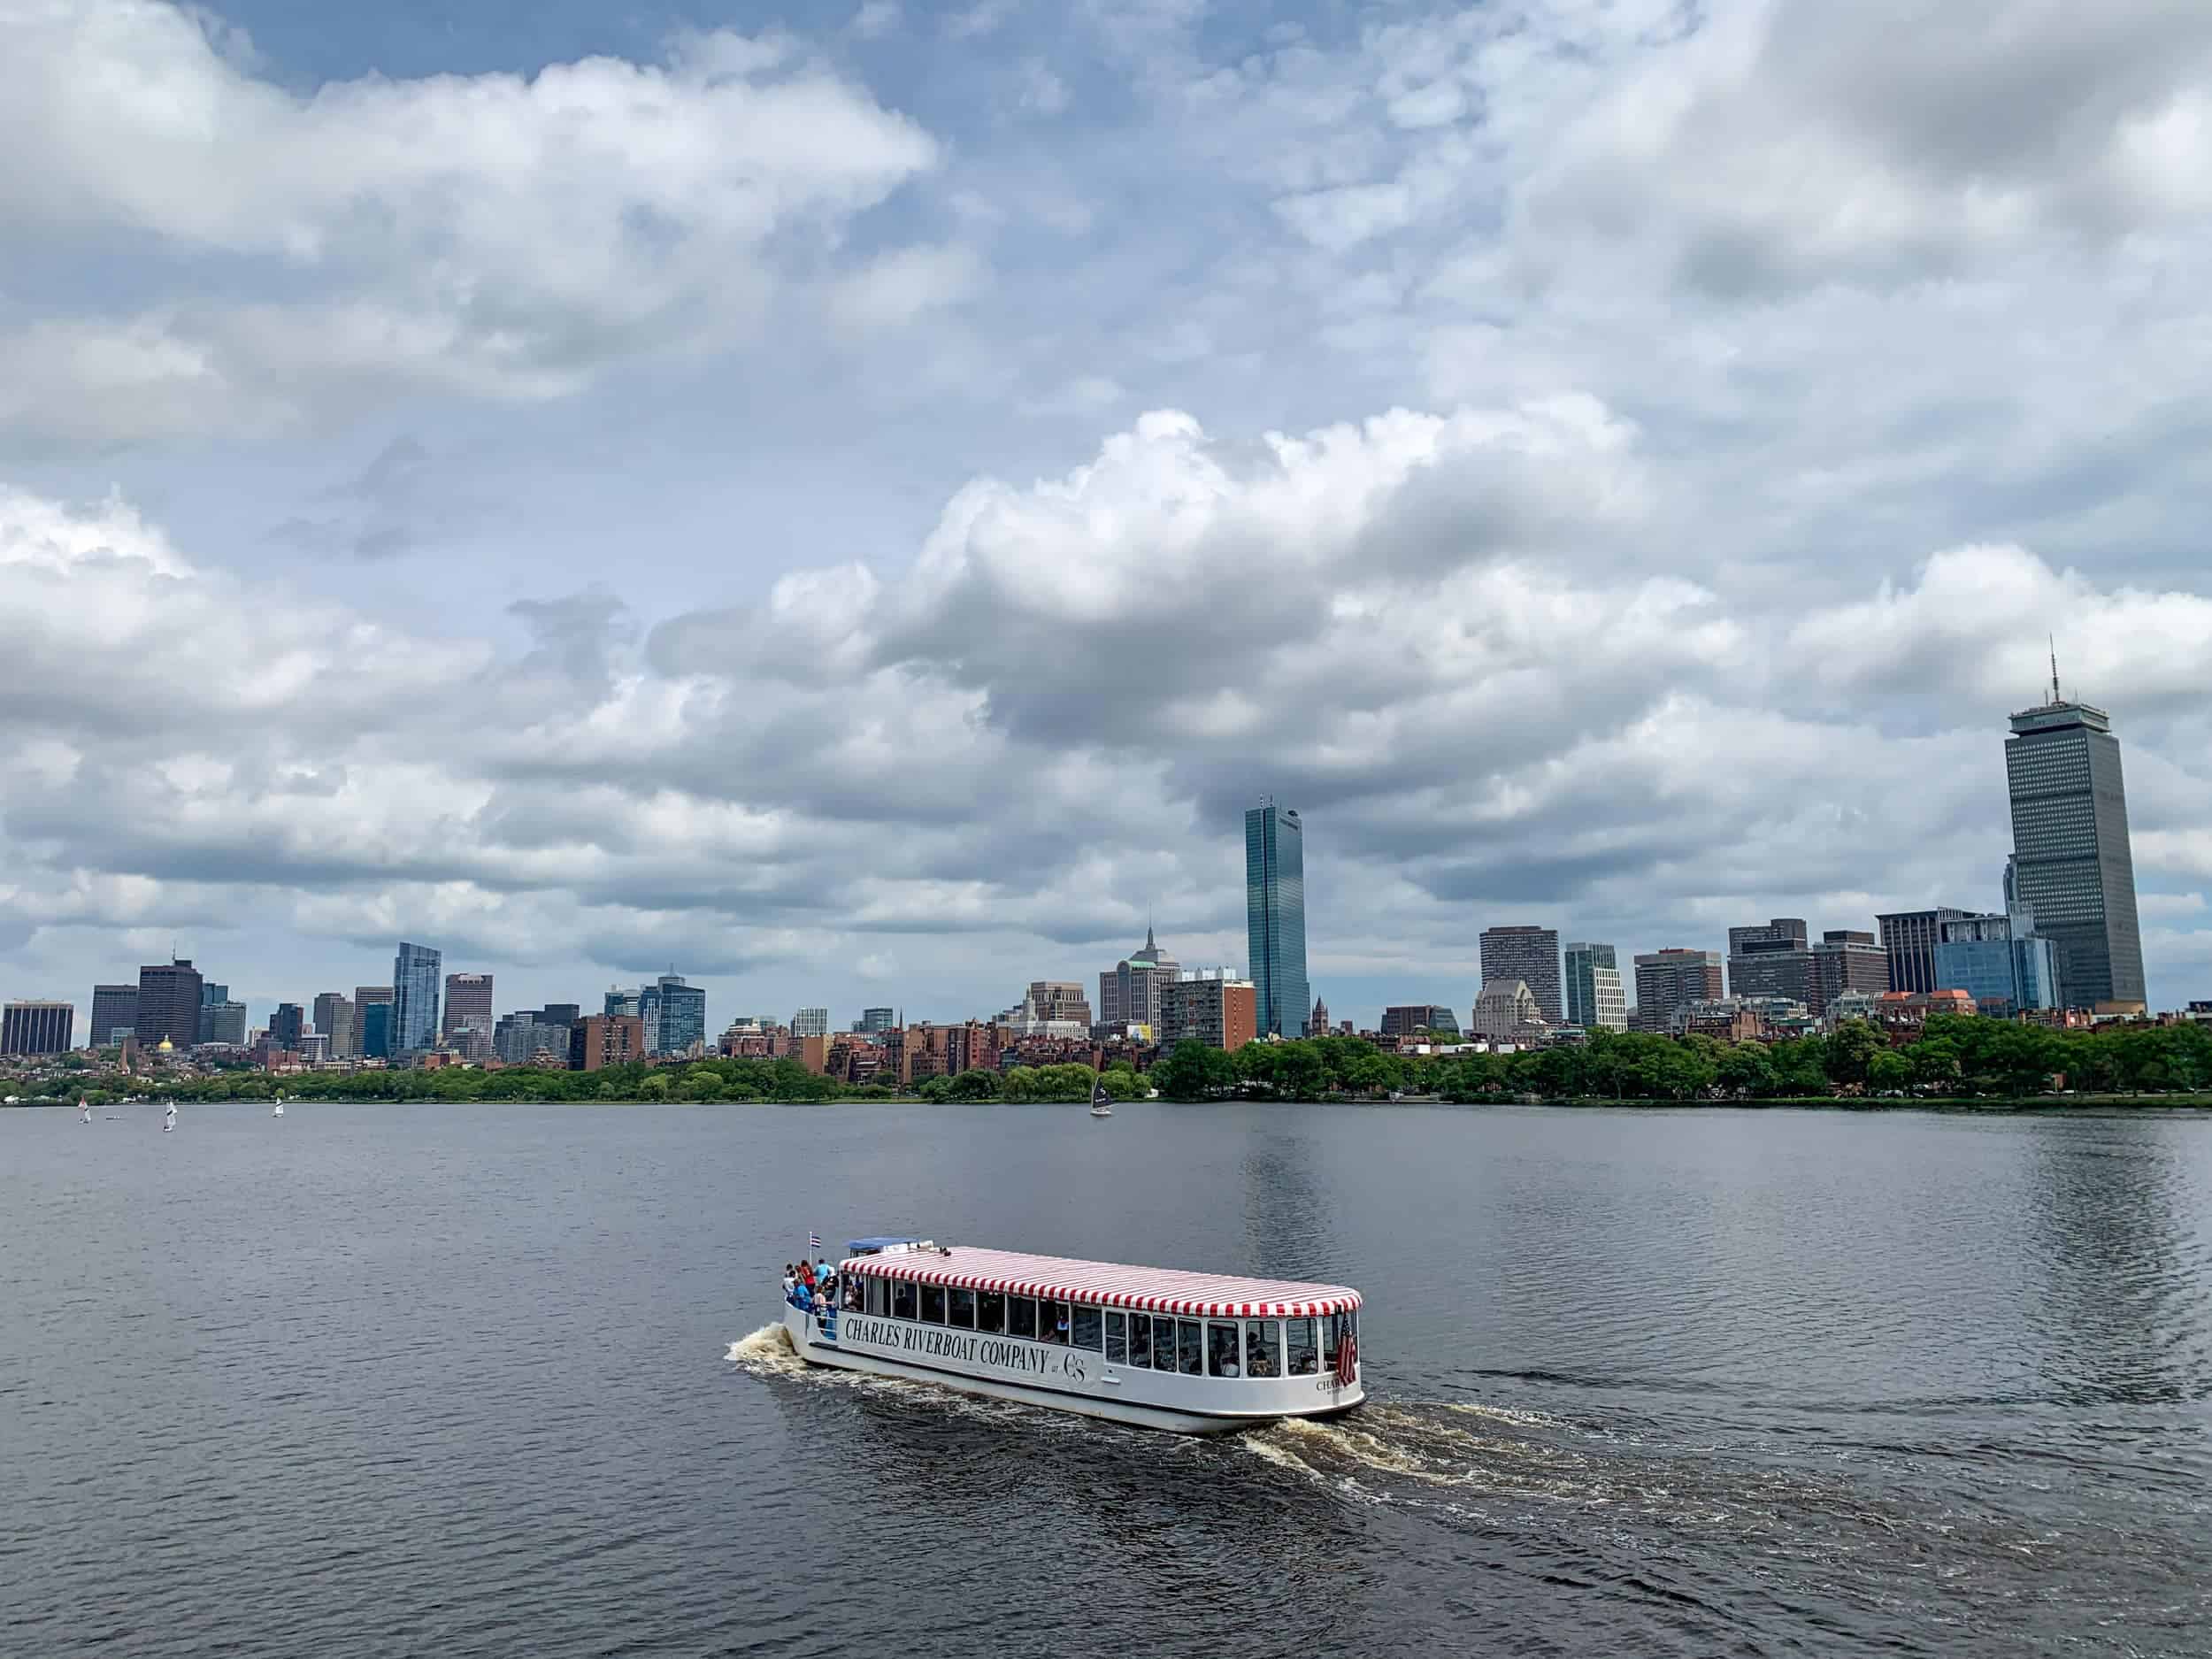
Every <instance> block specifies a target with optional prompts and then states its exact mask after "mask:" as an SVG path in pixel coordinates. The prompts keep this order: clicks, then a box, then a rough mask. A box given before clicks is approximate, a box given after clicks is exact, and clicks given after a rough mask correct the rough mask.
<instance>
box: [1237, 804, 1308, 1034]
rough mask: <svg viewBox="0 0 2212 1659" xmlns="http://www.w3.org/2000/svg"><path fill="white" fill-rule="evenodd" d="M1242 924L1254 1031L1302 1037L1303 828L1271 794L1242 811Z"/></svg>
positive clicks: (1304, 997)
mask: <svg viewBox="0 0 2212 1659" xmlns="http://www.w3.org/2000/svg"><path fill="white" fill-rule="evenodd" d="M1244 926H1245V934H1246V942H1247V944H1248V947H1249V958H1250V963H1251V971H1252V987H1253V991H1254V994H1255V995H1256V996H1257V997H1258V999H1259V1017H1258V1018H1259V1034H1260V1035H1262V1036H1263V1037H1266V1036H1279V1037H1302V1036H1304V1035H1305V1034H1306V1013H1307V1010H1308V1009H1309V1008H1310V1006H1311V999H1312V987H1310V986H1309V985H1308V984H1307V983H1306V831H1305V826H1304V825H1303V824H1302V823H1300V822H1299V818H1298V814H1297V812H1296V811H1295V810H1293V809H1292V808H1289V807H1279V806H1277V805H1276V804H1275V800H1274V797H1273V796H1272V795H1269V796H1266V797H1263V799H1262V800H1261V802H1260V804H1259V805H1257V806H1256V807H1252V808H1250V809H1249V810H1247V811H1246V813H1245V815H1244Z"/></svg>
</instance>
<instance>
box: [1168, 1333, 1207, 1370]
mask: <svg viewBox="0 0 2212 1659" xmlns="http://www.w3.org/2000/svg"><path fill="white" fill-rule="evenodd" d="M1175 1352H1176V1357H1177V1358H1178V1360H1179V1362H1180V1363H1179V1364H1177V1366H1176V1367H1175V1369H1176V1370H1177V1371H1180V1372H1181V1373H1182V1374H1183V1375H1184V1376H1186V1377H1196V1376H1198V1375H1200V1374H1201V1373H1202V1371H1204V1370H1205V1369H1206V1364H1205V1361H1206V1328H1205V1326H1203V1325H1200V1324H1199V1323H1198V1321H1197V1320H1195V1319H1178V1320H1177V1321H1176V1322H1175Z"/></svg>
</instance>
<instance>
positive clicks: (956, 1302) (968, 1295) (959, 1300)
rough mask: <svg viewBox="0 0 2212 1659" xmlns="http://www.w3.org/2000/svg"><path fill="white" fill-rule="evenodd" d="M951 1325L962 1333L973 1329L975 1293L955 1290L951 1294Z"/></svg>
mask: <svg viewBox="0 0 2212 1659" xmlns="http://www.w3.org/2000/svg"><path fill="white" fill-rule="evenodd" d="M951 1314H952V1321H951V1322H952V1323H953V1324H954V1325H958V1326H959V1327H960V1328H961V1329H962V1330H963V1331H972V1330H974V1329H975V1292H973V1291H972V1290H956V1291H954V1292H952V1293H951Z"/></svg>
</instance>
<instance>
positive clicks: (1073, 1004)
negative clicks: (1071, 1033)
mask: <svg viewBox="0 0 2212 1659" xmlns="http://www.w3.org/2000/svg"><path fill="white" fill-rule="evenodd" d="M1024 1000H1025V1002H1027V1003H1028V1004H1029V1006H1030V1007H1031V1008H1032V1009H1033V1010H1036V1016H1037V1018H1039V1019H1041V1020H1044V1021H1047V1022H1048V1023H1050V1024H1053V1025H1075V1026H1079V1027H1080V1028H1081V1029H1082V1031H1083V1033H1084V1034H1085V1035H1088V1034H1089V1033H1090V1029H1091V1001H1090V998H1088V997H1087V996H1086V995H1083V987H1081V986H1079V985H1078V984H1076V983H1075V982H1074V981H1073V980H1072V979H1032V980H1031V981H1030V982H1029V993H1028V995H1027V996H1026V997H1025V999H1024Z"/></svg>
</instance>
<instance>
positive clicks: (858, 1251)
mask: <svg viewBox="0 0 2212 1659" xmlns="http://www.w3.org/2000/svg"><path fill="white" fill-rule="evenodd" d="M920 1242H921V1240H919V1239H904V1238H901V1239H889V1238H886V1239H848V1240H845V1253H846V1254H847V1255H848V1256H873V1255H874V1254H875V1253H876V1252H877V1251H878V1250H887V1249H890V1248H892V1247H893V1246H895V1245H900V1244H919V1243H920Z"/></svg>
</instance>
